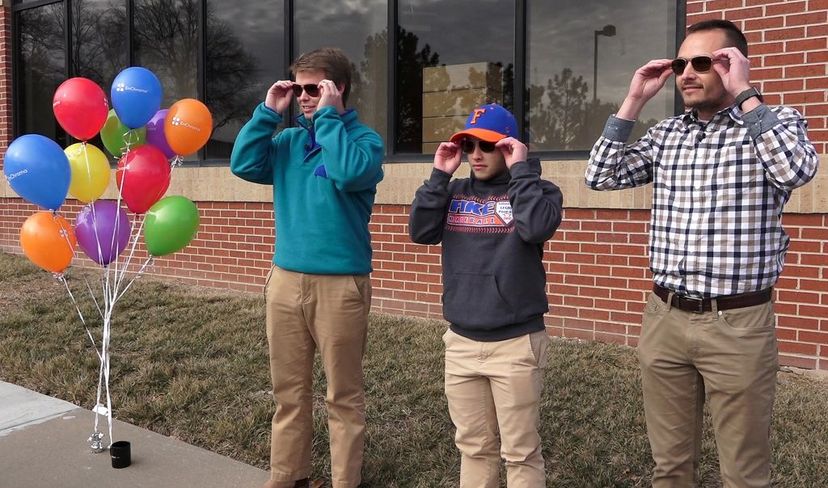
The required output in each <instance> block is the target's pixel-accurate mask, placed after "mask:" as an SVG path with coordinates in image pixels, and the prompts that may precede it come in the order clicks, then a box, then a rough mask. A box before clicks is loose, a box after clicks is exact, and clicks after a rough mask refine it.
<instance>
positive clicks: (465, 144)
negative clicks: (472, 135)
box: [460, 139, 474, 154]
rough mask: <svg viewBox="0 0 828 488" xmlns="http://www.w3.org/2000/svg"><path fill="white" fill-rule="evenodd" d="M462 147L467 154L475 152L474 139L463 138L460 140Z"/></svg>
mask: <svg viewBox="0 0 828 488" xmlns="http://www.w3.org/2000/svg"><path fill="white" fill-rule="evenodd" d="M460 149H461V150H462V151H463V152H464V153H466V154H471V153H473V152H474V141H470V140H469V139H463V140H462V141H460Z"/></svg>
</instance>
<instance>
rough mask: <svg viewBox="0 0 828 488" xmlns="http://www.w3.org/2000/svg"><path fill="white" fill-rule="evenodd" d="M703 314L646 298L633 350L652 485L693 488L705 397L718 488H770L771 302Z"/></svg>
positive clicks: (773, 336) (773, 343)
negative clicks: (716, 459) (718, 475)
mask: <svg viewBox="0 0 828 488" xmlns="http://www.w3.org/2000/svg"><path fill="white" fill-rule="evenodd" d="M713 308H714V309H713V311H712V312H708V313H702V314H695V313H690V312H685V311H682V310H679V309H676V308H674V307H670V306H668V305H667V304H666V303H664V301H662V300H661V299H660V298H658V297H657V296H656V295H655V294H650V297H649V299H648V301H647V306H646V307H645V309H644V326H643V329H642V333H641V339H640V342H639V345H638V352H639V359H640V362H641V376H642V385H643V390H644V411H645V415H646V420H647V434H648V436H649V439H650V447H651V448H652V451H653V458H654V460H655V463H656V467H655V470H654V472H653V487H656V488H662V487H695V486H697V485H698V478H697V467H698V460H699V451H700V446H701V439H702V408H703V406H704V401H705V395H706V396H707V397H708V398H709V401H710V413H711V416H712V419H713V428H714V432H715V436H716V447H717V449H718V453H719V464H720V467H721V475H722V484H723V486H724V487H726V488H728V487H740V488H741V487H767V486H770V461H771V448H770V427H771V410H772V408H773V399H774V394H775V391H776V372H777V369H778V359H777V350H776V330H775V317H774V313H773V304H772V303H771V302H768V303H764V304H761V305H756V306H752V307H745V308H739V309H733V310H724V311H717V310H716V308H715V302H714V305H713Z"/></svg>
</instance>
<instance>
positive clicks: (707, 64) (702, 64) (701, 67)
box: [670, 56, 713, 75]
mask: <svg viewBox="0 0 828 488" xmlns="http://www.w3.org/2000/svg"><path fill="white" fill-rule="evenodd" d="M687 63H690V66H692V67H693V71H695V72H697V73H707V72H708V71H710V68H712V67H713V58H711V57H710V56H695V57H693V58H690V59H689V60H687V59H684V58H676V59H674V60H673V62H672V63H670V68H672V69H673V73H675V74H676V75H681V74H683V73H684V69H685V68H687Z"/></svg>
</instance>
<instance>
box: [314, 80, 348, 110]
mask: <svg viewBox="0 0 828 488" xmlns="http://www.w3.org/2000/svg"><path fill="white" fill-rule="evenodd" d="M344 91H345V87H344V86H343V87H342V89H341V90H340V89H339V87H337V86H336V84H335V83H334V82H333V81H331V80H322V81H320V82H319V96H320V98H319V103H318V104H317V105H316V106H317V109H320V108H322V107H328V106H331V107H334V108H335V109H336V111H337V112H338V113H340V114H343V113H345V104H344V103H342V92H344Z"/></svg>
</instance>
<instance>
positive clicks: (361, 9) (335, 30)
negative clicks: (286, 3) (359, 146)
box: [294, 0, 388, 139]
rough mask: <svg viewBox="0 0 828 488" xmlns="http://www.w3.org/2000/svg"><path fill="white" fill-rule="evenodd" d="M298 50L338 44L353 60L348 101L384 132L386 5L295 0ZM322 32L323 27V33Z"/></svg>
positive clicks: (372, 0)
mask: <svg viewBox="0 0 828 488" xmlns="http://www.w3.org/2000/svg"><path fill="white" fill-rule="evenodd" d="M295 9H296V10H295V14H294V15H295V21H294V32H296V41H295V50H296V54H297V56H298V55H299V54H301V53H306V52H308V51H312V50H314V49H317V48H320V47H338V48H340V49H342V50H343V51H345V54H346V55H347V56H348V59H350V60H351V63H352V64H353V68H354V69H353V77H352V83H351V93H350V95H349V98H348V103H347V104H348V107H349V108H355V109H356V110H357V112H358V113H359V118H360V121H362V122H363V123H364V124H366V125H368V126H370V127H371V128H372V129H374V130H376V131H377V132H378V133H379V134H380V136H382V138H383V139H385V138H386V135H387V134H386V124H387V122H386V121H387V117H388V107H387V105H388V104H387V100H388V95H387V94H388V88H387V87H388V75H387V73H388V69H387V66H388V61H387V60H388V54H387V52H388V51H387V49H388V33H387V28H386V27H387V25H388V5H387V2H386V1H384V0H352V1H348V2H342V1H341V0H319V1H315V2H296V3H295ZM322 33H324V34H323V35H322Z"/></svg>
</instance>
